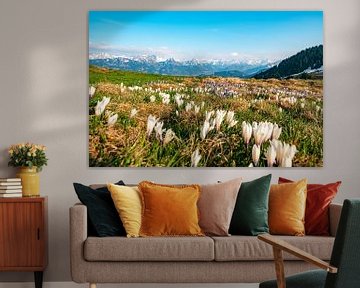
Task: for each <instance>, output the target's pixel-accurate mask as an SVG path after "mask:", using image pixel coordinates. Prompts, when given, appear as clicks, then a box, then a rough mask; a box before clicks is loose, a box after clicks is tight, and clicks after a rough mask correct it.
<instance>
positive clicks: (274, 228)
mask: <svg viewBox="0 0 360 288" xmlns="http://www.w3.org/2000/svg"><path fill="white" fill-rule="evenodd" d="M306 184H307V180H306V179H302V180H300V181H298V182H294V183H285V184H274V185H271V188H270V195H269V227H270V233H271V234H281V235H295V236H303V235H304V234H305V226H304V218H305V207H306Z"/></svg>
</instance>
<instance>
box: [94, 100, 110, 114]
mask: <svg viewBox="0 0 360 288" xmlns="http://www.w3.org/2000/svg"><path fill="white" fill-rule="evenodd" d="M109 102H110V97H103V99H102V100H101V101H98V102H97V104H96V107H95V115H96V116H100V115H101V114H102V113H103V112H104V111H105V108H106V106H107V105H108V104H109Z"/></svg>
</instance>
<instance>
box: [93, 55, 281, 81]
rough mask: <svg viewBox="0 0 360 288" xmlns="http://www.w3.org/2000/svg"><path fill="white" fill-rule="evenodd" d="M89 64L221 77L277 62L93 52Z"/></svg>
mask: <svg viewBox="0 0 360 288" xmlns="http://www.w3.org/2000/svg"><path fill="white" fill-rule="evenodd" d="M89 64H90V65H95V66H99V67H105V68H112V69H120V70H128V71H137V72H144V73H153V74H163V75H176V76H180V75H181V76H205V75H216V76H222V77H248V76H250V75H254V74H256V73H258V72H261V71H263V70H266V69H269V68H270V67H272V66H273V65H274V64H272V63H270V62H269V61H268V60H256V61H254V60H249V61H237V60H231V61H228V60H199V59H191V60H185V61H179V60H175V59H174V58H169V59H161V58H158V57H157V56H155V55H140V56H136V57H127V56H113V55H105V54H104V53H99V54H91V55H90V56H89Z"/></svg>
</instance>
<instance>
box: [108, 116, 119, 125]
mask: <svg viewBox="0 0 360 288" xmlns="http://www.w3.org/2000/svg"><path fill="white" fill-rule="evenodd" d="M117 119H118V114H113V115H110V116H109V118H108V121H107V125H108V126H112V125H114V124H115V123H116V121H117Z"/></svg>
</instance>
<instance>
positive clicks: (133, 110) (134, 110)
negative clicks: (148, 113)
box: [130, 108, 138, 118]
mask: <svg viewBox="0 0 360 288" xmlns="http://www.w3.org/2000/svg"><path fill="white" fill-rule="evenodd" d="M137 113H138V110H136V108H133V109H131V111H130V118H133V117H134V116H135V115H136V114H137Z"/></svg>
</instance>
